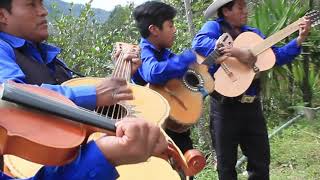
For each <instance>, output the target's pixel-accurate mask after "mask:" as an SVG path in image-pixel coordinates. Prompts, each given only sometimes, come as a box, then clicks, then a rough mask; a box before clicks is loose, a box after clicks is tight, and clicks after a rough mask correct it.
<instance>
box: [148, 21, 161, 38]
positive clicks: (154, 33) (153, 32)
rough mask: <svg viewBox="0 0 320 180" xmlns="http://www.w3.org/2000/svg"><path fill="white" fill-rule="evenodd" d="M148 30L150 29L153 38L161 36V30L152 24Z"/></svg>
mask: <svg viewBox="0 0 320 180" xmlns="http://www.w3.org/2000/svg"><path fill="white" fill-rule="evenodd" d="M148 29H149V32H150V34H151V35H153V36H157V35H158V34H159V28H158V27H157V26H155V25H153V24H151V25H150V26H149V27H148Z"/></svg>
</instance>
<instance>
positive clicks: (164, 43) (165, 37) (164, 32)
mask: <svg viewBox="0 0 320 180" xmlns="http://www.w3.org/2000/svg"><path fill="white" fill-rule="evenodd" d="M175 37H176V27H175V26H174V22H173V20H166V21H164V23H163V24H162V29H160V33H159V37H158V39H159V44H160V45H161V47H162V48H171V47H172V46H173V43H174V40H175Z"/></svg>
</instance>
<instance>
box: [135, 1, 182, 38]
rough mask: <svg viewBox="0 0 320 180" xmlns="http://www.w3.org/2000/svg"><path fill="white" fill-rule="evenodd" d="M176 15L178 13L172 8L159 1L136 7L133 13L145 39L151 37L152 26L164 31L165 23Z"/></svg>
mask: <svg viewBox="0 0 320 180" xmlns="http://www.w3.org/2000/svg"><path fill="white" fill-rule="evenodd" d="M176 14H177V11H176V10H175V9H174V8H173V7H172V6H170V5H168V4H165V3H162V2H157V1H147V2H145V3H143V4H141V5H139V6H138V7H136V8H135V10H134V12H133V16H134V19H135V20H136V25H137V27H138V29H139V32H140V34H141V36H142V37H144V38H147V37H149V35H150V31H149V26H150V25H155V26H157V27H159V28H160V29H162V25H163V23H164V22H165V21H167V20H172V19H173V18H174V17H175V16H176Z"/></svg>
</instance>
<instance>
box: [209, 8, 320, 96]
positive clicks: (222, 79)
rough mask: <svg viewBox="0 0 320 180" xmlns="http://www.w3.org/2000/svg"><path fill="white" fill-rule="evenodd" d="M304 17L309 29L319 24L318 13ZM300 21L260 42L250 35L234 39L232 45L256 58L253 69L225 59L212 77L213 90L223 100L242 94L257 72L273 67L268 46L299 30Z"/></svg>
mask: <svg viewBox="0 0 320 180" xmlns="http://www.w3.org/2000/svg"><path fill="white" fill-rule="evenodd" d="M305 16H307V17H309V18H310V20H311V22H312V26H316V25H318V24H319V11H311V12H309V13H307V14H306V15H305ZM303 21H304V19H303V18H300V19H299V20H297V21H295V22H294V23H292V24H290V25H289V26H287V27H286V28H284V29H282V30H280V31H279V32H277V33H275V34H273V35H272V36H270V37H269V38H267V39H262V38H261V37H260V36H258V35H257V34H256V33H253V32H244V33H241V34H240V35H239V36H238V37H237V38H236V39H235V40H234V43H233V46H235V47H238V48H246V49H249V50H250V51H251V52H252V53H253V55H254V56H257V61H256V63H255V65H254V66H253V67H249V66H248V65H246V64H243V63H241V62H240V61H239V60H237V59H236V58H234V57H229V58H227V59H226V60H225V61H224V67H223V68H219V69H218V70H217V72H216V73H215V74H214V79H215V90H216V91H217V92H219V93H220V94H222V95H224V96H227V97H236V96H239V95H241V94H242V93H244V92H245V91H246V90H247V89H248V88H249V86H250V84H251V83H252V81H253V79H254V77H255V75H256V74H257V73H259V72H261V71H266V70H268V69H270V68H272V67H273V66H274V64H275V62H276V57H275V54H274V53H273V51H272V49H271V47H272V46H273V45H275V44H276V43H278V42H279V41H281V40H283V39H284V38H286V37H288V36H289V35H290V34H292V33H294V32H295V31H297V30H299V23H301V22H303Z"/></svg>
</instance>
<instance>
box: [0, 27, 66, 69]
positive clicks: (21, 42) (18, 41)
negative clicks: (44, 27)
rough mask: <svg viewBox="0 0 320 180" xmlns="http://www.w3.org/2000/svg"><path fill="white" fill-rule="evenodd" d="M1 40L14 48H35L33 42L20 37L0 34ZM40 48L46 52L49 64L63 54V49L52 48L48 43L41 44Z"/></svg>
mask: <svg viewBox="0 0 320 180" xmlns="http://www.w3.org/2000/svg"><path fill="white" fill-rule="evenodd" d="M0 39H2V40H4V41H5V42H7V43H8V44H9V45H10V46H12V47H13V48H21V47H24V46H34V45H33V43H32V42H31V41H28V40H25V39H22V38H20V37H17V36H14V35H11V34H8V33H5V32H0ZM39 46H40V49H42V50H43V51H44V52H47V63H50V62H51V61H52V60H53V59H54V58H55V57H56V56H57V55H58V54H60V53H61V49H60V48H58V47H56V46H52V45H49V44H46V43H40V44H39Z"/></svg>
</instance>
